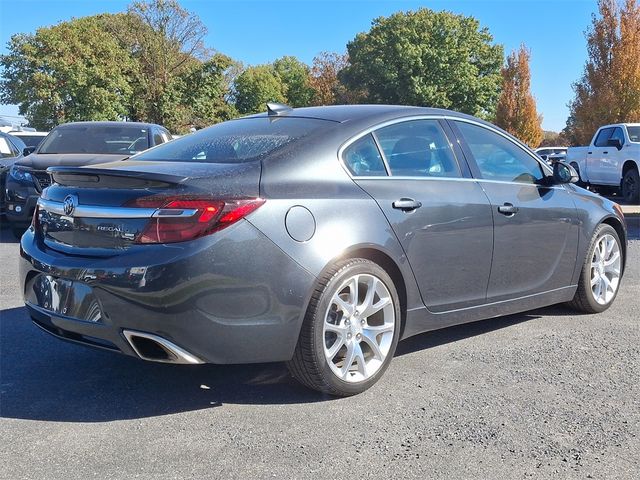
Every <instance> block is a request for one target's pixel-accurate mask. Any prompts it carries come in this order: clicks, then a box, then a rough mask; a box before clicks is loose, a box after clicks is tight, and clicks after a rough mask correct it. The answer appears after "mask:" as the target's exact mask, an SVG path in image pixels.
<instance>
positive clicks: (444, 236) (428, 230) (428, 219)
mask: <svg viewBox="0 0 640 480" xmlns="http://www.w3.org/2000/svg"><path fill="white" fill-rule="evenodd" d="M445 128H448V127H447V126H446V123H443V124H441V123H440V121H439V120H438V119H435V118H434V119H418V120H406V121H402V122H398V123H395V124H392V125H388V126H385V127H382V128H379V129H377V130H375V131H373V132H371V133H368V134H367V135H364V136H362V137H361V138H359V139H357V140H356V141H355V142H353V143H351V144H350V145H349V146H348V147H347V148H346V149H344V150H343V154H342V158H343V161H344V163H345V165H346V166H347V168H348V169H349V170H350V171H351V174H352V176H353V179H354V181H355V182H356V183H357V184H358V185H360V186H361V187H362V188H363V189H364V190H365V191H366V192H368V193H369V194H370V195H371V196H372V197H373V198H374V199H375V200H376V202H377V203H378V205H379V206H380V208H381V209H382V211H383V212H384V214H385V216H386V217H387V219H388V220H389V223H390V224H391V226H392V227H393V230H394V232H395V234H396V236H397V238H398V240H399V241H400V243H401V244H402V247H403V248H404V251H405V253H406V255H407V258H408V260H409V263H410V265H411V267H412V269H413V272H414V274H415V277H416V280H417V283H418V287H419V289H420V292H421V295H422V299H423V301H424V303H425V305H426V306H427V307H428V308H429V310H431V311H434V312H442V311H447V310H452V309H456V308H464V307H469V306H474V305H479V304H482V303H484V302H485V296H486V289H487V282H488V279H489V273H490V269H491V254H492V249H493V223H492V215H491V207H490V205H489V201H488V199H487V196H486V195H485V194H484V192H483V191H482V188H481V187H480V185H478V183H477V182H475V181H474V180H473V179H472V178H470V172H469V170H468V167H467V166H466V164H465V162H464V160H463V159H462V158H460V157H461V156H462V155H461V152H458V155H456V154H455V150H454V146H453V144H452V142H450V140H449V137H448V136H447V135H446V134H445ZM461 160H462V161H461Z"/></svg>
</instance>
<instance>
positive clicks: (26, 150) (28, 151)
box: [22, 147, 36, 157]
mask: <svg viewBox="0 0 640 480" xmlns="http://www.w3.org/2000/svg"><path fill="white" fill-rule="evenodd" d="M35 151H36V147H25V148H23V149H22V155H24V156H25V157H26V156H27V155H31V154H32V153H33V152H35Z"/></svg>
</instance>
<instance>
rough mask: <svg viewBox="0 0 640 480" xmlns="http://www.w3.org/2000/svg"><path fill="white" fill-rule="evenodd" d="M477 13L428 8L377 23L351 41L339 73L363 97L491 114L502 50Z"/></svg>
mask: <svg viewBox="0 0 640 480" xmlns="http://www.w3.org/2000/svg"><path fill="white" fill-rule="evenodd" d="M492 41H493V37H492V36H491V35H490V34H489V31H488V30H487V29H486V28H480V25H479V22H478V21H477V20H476V19H475V18H473V17H465V16H463V15H454V14H453V13H450V12H434V11H432V10H429V9H427V8H421V9H419V10H417V11H408V12H399V13H395V14H393V15H391V16H390V17H380V18H377V19H375V20H374V21H373V26H372V27H371V29H370V30H369V32H367V33H360V34H358V35H357V36H356V37H355V39H353V40H352V41H350V42H349V43H348V44H347V51H348V54H349V62H350V65H348V66H347V67H346V68H345V69H344V70H343V71H342V72H341V75H340V78H341V80H342V81H343V82H344V83H345V84H346V85H347V86H348V87H349V88H351V89H354V90H360V89H362V90H364V92H365V96H364V101H367V102H372V103H397V104H409V105H427V106H432V107H443V108H451V109H454V110H458V111H461V112H465V113H470V114H474V115H479V116H482V117H490V116H492V114H493V112H494V109H495V104H496V101H497V98H498V94H499V90H500V67H501V66H502V61H503V49H502V46H500V45H494V44H493V43H492Z"/></svg>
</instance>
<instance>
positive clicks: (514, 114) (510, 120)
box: [495, 45, 543, 148]
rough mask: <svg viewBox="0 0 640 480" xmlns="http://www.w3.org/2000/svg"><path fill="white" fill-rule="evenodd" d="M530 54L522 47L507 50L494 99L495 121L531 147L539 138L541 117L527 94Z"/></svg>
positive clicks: (528, 91) (533, 146)
mask: <svg viewBox="0 0 640 480" xmlns="http://www.w3.org/2000/svg"><path fill="white" fill-rule="evenodd" d="M530 56H531V53H530V52H529V50H528V49H527V48H526V47H525V46H524V45H521V46H520V50H518V52H517V53H516V52H511V54H509V56H508V57H507V64H506V65H505V66H504V67H503V68H502V93H501V94H500V98H499V99H498V105H497V108H496V119H495V122H496V124H497V125H498V126H500V127H502V128H503V129H504V130H506V131H507V132H509V133H510V134H512V135H514V136H515V137H517V138H519V139H520V140H522V141H523V142H525V143H526V144H527V145H529V146H530V147H532V148H536V147H537V146H538V145H540V142H541V141H542V138H543V132H542V126H541V122H542V117H540V116H539V115H538V112H537V111H536V101H535V99H534V98H533V95H531V72H530V70H529V58H530Z"/></svg>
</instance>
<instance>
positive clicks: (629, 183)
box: [622, 168, 640, 203]
mask: <svg viewBox="0 0 640 480" xmlns="http://www.w3.org/2000/svg"><path fill="white" fill-rule="evenodd" d="M622 198H624V201H625V202H626V203H638V201H640V175H639V174H638V170H637V169H636V168H630V169H629V170H627V171H626V173H625V174H624V177H622Z"/></svg>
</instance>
